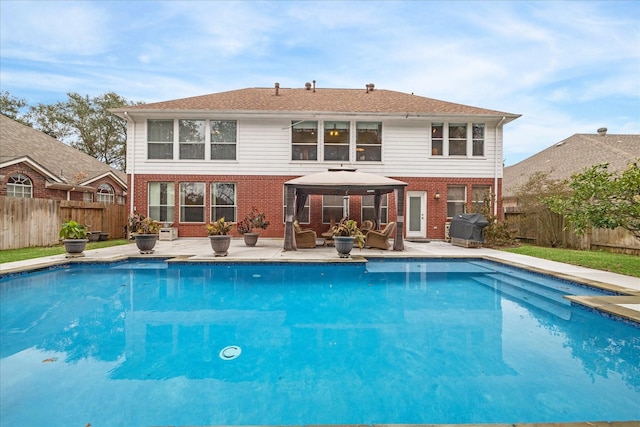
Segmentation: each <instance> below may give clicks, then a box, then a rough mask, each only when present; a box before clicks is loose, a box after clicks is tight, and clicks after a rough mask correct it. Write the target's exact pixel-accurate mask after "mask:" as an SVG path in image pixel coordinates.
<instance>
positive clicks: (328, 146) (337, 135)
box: [324, 122, 350, 162]
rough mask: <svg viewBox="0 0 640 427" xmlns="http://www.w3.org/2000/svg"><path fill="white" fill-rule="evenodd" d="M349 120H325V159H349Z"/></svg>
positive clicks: (346, 160)
mask: <svg viewBox="0 0 640 427" xmlns="http://www.w3.org/2000/svg"><path fill="white" fill-rule="evenodd" d="M349 130H350V129H349V122H324V160H326V161H331V160H338V161H345V162H348V161H349V140H350V138H349V133H350V132H349Z"/></svg>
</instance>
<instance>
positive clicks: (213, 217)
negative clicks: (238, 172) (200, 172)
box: [209, 181, 238, 222]
mask: <svg viewBox="0 0 640 427" xmlns="http://www.w3.org/2000/svg"><path fill="white" fill-rule="evenodd" d="M218 185H230V186H232V187H233V204H232V205H216V204H215V201H216V196H215V194H214V191H215V189H216V187H217V186H218ZM209 199H210V200H209V215H210V216H211V217H210V220H211V222H213V221H217V220H218V219H219V217H217V216H216V215H215V209H216V208H219V209H222V208H225V209H229V208H232V209H233V218H229V217H228V216H227V215H224V219H225V221H230V222H236V221H237V219H238V185H237V184H236V183H235V182H222V181H220V182H218V181H215V182H210V183H209Z"/></svg>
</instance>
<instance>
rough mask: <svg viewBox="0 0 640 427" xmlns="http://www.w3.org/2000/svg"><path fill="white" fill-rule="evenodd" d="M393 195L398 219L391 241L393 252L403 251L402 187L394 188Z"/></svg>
mask: <svg viewBox="0 0 640 427" xmlns="http://www.w3.org/2000/svg"><path fill="white" fill-rule="evenodd" d="M394 193H395V196H396V197H395V199H396V212H397V218H398V219H397V226H396V235H395V237H394V239H393V250H394V251H404V238H403V235H404V187H396V189H395V191H394Z"/></svg>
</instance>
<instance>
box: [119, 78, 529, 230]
mask: <svg viewBox="0 0 640 427" xmlns="http://www.w3.org/2000/svg"><path fill="white" fill-rule="evenodd" d="M113 112H114V113H115V114H117V115H118V116H120V117H123V118H125V119H127V121H128V128H127V168H128V170H127V175H128V184H129V189H130V191H129V193H128V197H129V203H130V209H131V210H132V211H138V212H141V213H144V214H147V215H149V216H151V217H152V218H154V219H157V220H160V221H163V222H171V223H173V224H174V226H175V227H177V228H178V231H179V235H180V236H187V237H188V236H204V235H205V234H206V233H205V227H204V225H205V224H206V223H207V222H210V221H213V220H216V219H218V218H220V217H222V216H224V217H225V219H227V220H232V221H237V220H240V219H242V217H243V216H244V214H245V213H247V212H249V211H250V210H251V208H252V207H254V206H255V207H256V208H258V209H259V210H262V211H265V213H266V214H267V218H268V219H269V220H270V221H271V226H270V227H269V228H268V229H267V230H266V231H264V232H262V235H264V236H267V237H269V236H271V237H282V236H283V235H284V231H285V212H286V204H287V198H286V197H285V193H286V192H285V183H286V182H288V181H290V180H292V179H295V178H299V177H302V176H306V175H310V174H314V173H320V172H326V171H328V170H330V169H355V170H357V171H358V172H366V173H370V174H376V175H380V176H384V177H388V178H393V179H395V180H398V181H401V182H403V183H406V184H407V185H406V187H405V191H404V193H403V195H402V197H403V198H404V200H403V201H402V202H403V203H401V204H398V203H397V202H398V201H397V200H395V199H394V197H397V194H398V193H387V194H384V195H383V196H382V199H381V200H379V205H380V207H379V211H378V215H374V197H373V196H372V195H371V196H370V195H367V194H364V195H349V194H344V195H336V194H311V195H310V197H307V198H306V202H305V205H304V207H303V208H302V210H301V211H299V212H297V214H296V216H297V218H299V219H300V222H301V223H303V224H304V225H305V227H307V228H313V229H315V230H316V231H317V232H318V233H321V232H324V231H326V230H327V228H328V225H329V223H330V222H331V220H332V219H334V220H339V219H340V218H341V217H342V216H343V214H344V212H345V209H346V210H347V211H348V213H349V217H350V218H352V219H355V220H357V221H358V223H360V222H361V221H363V220H365V219H373V218H374V217H378V218H379V221H378V222H379V223H378V224H377V225H378V226H381V225H383V224H385V223H387V222H389V221H394V220H395V219H396V218H403V219H404V221H403V222H404V227H403V229H402V230H401V232H402V233H404V234H403V235H404V236H405V237H406V238H409V239H411V238H416V239H421V238H422V239H443V238H445V223H446V222H447V219H448V218H451V217H452V216H454V215H456V214H458V213H461V212H463V211H465V210H467V209H468V208H469V206H470V205H471V203H473V202H474V201H478V200H479V201H482V200H483V197H482V195H484V194H485V193H486V192H490V193H491V194H495V195H496V197H494V198H493V199H494V200H497V201H498V202H495V203H496V204H495V206H493V212H494V213H496V214H498V213H499V212H501V210H502V209H501V206H498V204H499V201H500V200H501V182H502V145H503V132H502V130H503V126H504V125H505V124H506V123H509V122H510V121H512V120H514V119H516V118H518V117H519V115H517V114H511V113H505V112H500V111H494V110H489V109H484V108H478V107H472V106H467V105H461V104H455V103H451V102H445V101H439V100H435V99H430V98H425V97H421V96H416V95H413V94H407V93H401V92H395V91H390V90H381V89H377V88H375V87H374V85H373V84H367V85H366V86H365V87H363V88H362V89H328V88H319V87H316V84H315V81H314V83H313V84H311V83H307V84H305V85H304V87H300V88H280V87H279V84H277V83H276V84H275V86H274V87H273V88H247V89H240V90H233V91H228V92H221V93H214V94H210V95H203V96H196V97H192V98H185V99H178V100H173V101H166V102H157V103H151V104H145V105H137V106H128V107H125V108H121V109H117V110H113ZM345 198H348V199H346V202H345ZM345 203H346V204H347V206H344V204H345ZM397 206H401V207H402V209H403V210H404V212H398V207H397Z"/></svg>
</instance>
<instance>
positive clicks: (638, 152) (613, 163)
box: [502, 134, 640, 197]
mask: <svg viewBox="0 0 640 427" xmlns="http://www.w3.org/2000/svg"><path fill="white" fill-rule="evenodd" d="M638 158H640V135H593V134H575V135H573V136H570V137H569V138H567V139H565V140H562V141H560V142H558V143H557V144H554V145H552V146H551V147H549V148H547V149H545V150H543V151H541V152H539V153H537V154H534V155H533V156H531V157H529V158H527V159H525V160H523V161H521V162H520V163H517V164H515V165H513V166H507V167H505V168H504V176H503V180H502V188H503V192H504V197H513V196H514V195H515V193H516V192H517V190H518V188H520V187H521V186H523V185H524V184H525V183H526V182H527V181H528V180H529V178H530V177H531V176H532V175H533V174H534V173H536V172H549V177H550V178H551V179H555V180H564V179H568V178H571V175H573V174H574V173H578V172H581V171H582V170H583V169H585V168H587V167H591V166H593V165H597V164H601V163H608V164H609V167H608V168H609V170H610V171H614V172H618V171H622V170H625V169H626V168H627V167H628V165H629V164H630V163H633V162H634V161H635V160H636V159H638Z"/></svg>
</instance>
